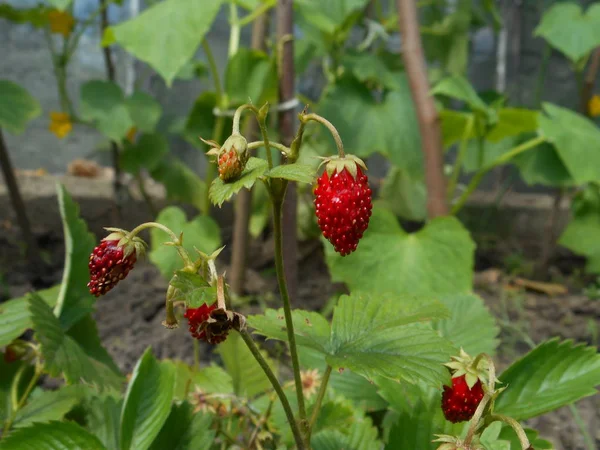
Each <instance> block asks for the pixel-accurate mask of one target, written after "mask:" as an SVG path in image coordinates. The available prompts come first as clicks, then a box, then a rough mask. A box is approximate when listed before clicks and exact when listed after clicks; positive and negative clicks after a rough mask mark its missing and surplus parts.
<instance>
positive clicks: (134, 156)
mask: <svg viewBox="0 0 600 450" xmlns="http://www.w3.org/2000/svg"><path fill="white" fill-rule="evenodd" d="M168 153H169V143H168V142H167V139H166V138H165V137H164V136H163V135H162V134H160V133H152V134H142V135H141V136H140V137H139V139H138V140H137V141H136V142H135V143H133V144H126V145H125V146H124V149H123V151H122V152H121V168H122V169H123V170H124V171H126V172H129V173H131V174H134V175H135V174H137V173H138V172H139V171H140V170H141V169H148V170H154V169H156V168H157V167H158V166H159V164H160V163H161V162H162V161H163V159H164V156H165V155H167V154H168Z"/></svg>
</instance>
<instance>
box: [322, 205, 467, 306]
mask: <svg viewBox="0 0 600 450" xmlns="http://www.w3.org/2000/svg"><path fill="white" fill-rule="evenodd" d="M474 250H475V244H474V243H473V241H472V240H471V238H470V236H469V233H468V231H467V230H466V229H465V228H464V227H463V226H462V225H461V223H460V222H459V221H458V220H457V219H455V218H454V217H443V218H438V219H434V220H432V221H430V222H429V223H428V224H427V225H426V226H425V227H424V228H423V229H421V230H420V231H418V232H416V233H412V234H408V233H406V232H405V231H404V230H403V229H402V228H400V226H399V225H398V221H397V220H396V218H395V217H394V215H393V214H392V213H391V212H390V211H388V210H385V209H382V208H380V207H377V206H376V207H375V208H373V215H372V217H371V222H370V224H369V229H368V230H367V231H366V233H365V235H364V237H363V238H362V240H361V241H360V244H359V246H358V251H357V252H354V253H352V254H350V255H348V256H345V257H341V256H339V255H338V254H337V253H335V251H334V250H333V248H332V247H331V245H329V244H328V243H326V244H325V252H326V260H327V265H328V266H329V271H330V273H331V278H332V279H333V281H341V282H344V283H346V284H347V285H348V286H349V287H350V290H351V291H352V290H357V289H359V290H365V291H370V292H396V293H402V294H407V293H408V294H417V295H421V294H423V295H430V294H439V295H445V294H456V293H461V292H469V291H470V290H471V285H472V277H473V252H474Z"/></svg>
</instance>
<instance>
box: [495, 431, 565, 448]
mask: <svg viewBox="0 0 600 450" xmlns="http://www.w3.org/2000/svg"><path fill="white" fill-rule="evenodd" d="M525 434H526V435H527V439H529V442H530V443H531V446H532V447H533V448H535V449H536V450H537V449H540V450H553V449H554V445H552V443H551V442H549V441H547V440H545V439H542V438H540V437H539V433H538V432H537V431H536V430H532V429H531V428H525ZM498 438H499V439H503V440H506V441H508V442H510V448H511V449H514V450H518V449H519V448H520V447H521V444H520V443H519V438H518V437H517V434H516V433H515V431H514V430H513V429H512V428H511V427H510V426H508V425H504V426H503V427H502V430H501V431H500V434H499V435H498Z"/></svg>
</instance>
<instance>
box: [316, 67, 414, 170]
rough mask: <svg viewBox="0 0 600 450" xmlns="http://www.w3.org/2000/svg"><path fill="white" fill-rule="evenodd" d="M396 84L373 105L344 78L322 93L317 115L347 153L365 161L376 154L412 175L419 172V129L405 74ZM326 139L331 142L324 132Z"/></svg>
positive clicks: (368, 93)
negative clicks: (332, 128) (332, 129)
mask: <svg viewBox="0 0 600 450" xmlns="http://www.w3.org/2000/svg"><path fill="white" fill-rule="evenodd" d="M398 83H399V86H400V87H401V88H400V89H395V90H393V91H389V92H388V93H387V94H385V95H384V96H383V98H382V100H381V102H377V101H376V100H375V99H374V97H373V94H372V92H371V91H370V90H369V89H368V88H367V87H365V86H364V85H363V84H362V83H360V82H358V81H357V80H355V79H354V78H351V77H344V78H342V79H341V80H339V81H338V82H337V83H336V84H334V85H331V86H330V87H328V88H327V89H326V90H325V92H324V93H323V96H322V99H321V101H320V103H319V108H318V113H319V114H320V115H322V116H323V117H327V119H328V120H329V121H331V123H333V125H334V126H335V127H336V128H337V130H338V132H339V133H340V136H341V138H342V140H343V141H344V148H345V150H346V152H347V153H352V154H354V155H356V156H359V157H361V158H366V157H368V156H369V155H371V154H373V153H375V152H379V153H382V154H383V155H386V156H387V157H388V158H389V159H390V161H392V163H393V164H394V165H395V166H397V167H400V168H403V169H405V170H406V171H407V172H408V173H410V174H411V175H416V174H420V173H422V171H423V156H422V153H421V137H420V134H419V126H418V123H417V119H416V116H415V110H414V106H413V102H412V98H411V95H410V89H409V86H408V82H407V79H406V75H405V74H398ZM326 139H327V142H333V141H332V140H331V137H330V136H329V135H328V133H327V135H326Z"/></svg>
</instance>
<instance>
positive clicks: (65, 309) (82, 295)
mask: <svg viewBox="0 0 600 450" xmlns="http://www.w3.org/2000/svg"><path fill="white" fill-rule="evenodd" d="M56 190H57V194H58V205H59V209H60V215H61V217H62V222H63V234H64V239H65V263H64V271H63V278H62V283H61V288H60V292H59V294H58V299H57V301H56V306H55V308H54V313H55V314H56V316H57V317H59V319H60V323H61V326H62V327H63V329H65V330H68V329H69V327H71V326H72V325H73V324H75V323H76V322H77V321H78V320H79V319H81V318H82V317H84V316H85V315H86V314H88V313H90V312H91V311H92V309H93V304H94V297H93V296H92V295H91V294H90V292H89V289H88V288H87V283H88V281H89V277H90V274H89V269H88V263H89V257H90V253H91V252H92V250H93V249H94V246H95V245H96V239H95V238H94V235H93V234H92V233H91V232H90V231H89V230H88V227H87V224H86V223H85V221H84V220H83V219H82V218H81V217H79V205H78V204H77V203H75V201H73V198H72V197H71V196H70V195H69V193H68V192H67V190H66V189H65V187H64V186H63V185H62V184H57V186H56Z"/></svg>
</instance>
